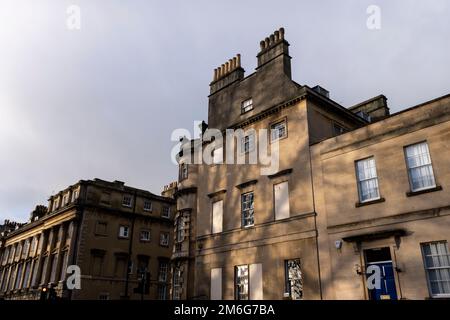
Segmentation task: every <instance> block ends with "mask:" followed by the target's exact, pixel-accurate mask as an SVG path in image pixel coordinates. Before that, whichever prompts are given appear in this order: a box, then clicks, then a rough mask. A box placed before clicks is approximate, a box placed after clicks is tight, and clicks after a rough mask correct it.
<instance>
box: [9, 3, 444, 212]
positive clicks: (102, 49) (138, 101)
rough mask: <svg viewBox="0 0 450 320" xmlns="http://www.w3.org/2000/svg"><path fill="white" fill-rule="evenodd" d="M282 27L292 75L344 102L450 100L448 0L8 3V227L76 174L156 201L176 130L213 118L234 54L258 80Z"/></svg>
mask: <svg viewBox="0 0 450 320" xmlns="http://www.w3.org/2000/svg"><path fill="white" fill-rule="evenodd" d="M72 5H75V6H76V8H78V9H79V18H80V19H79V20H78V19H77V17H78V15H77V13H75V15H74V11H72V8H73V7H72ZM371 5H375V6H377V8H379V13H380V14H379V18H380V19H378V20H376V23H377V24H376V26H377V27H379V28H375V29H374V28H368V25H367V21H368V19H369V21H372V22H373V21H374V20H372V18H373V13H374V12H373V11H369V13H367V9H368V7H369V6H371ZM68 9H69V11H67V10H68ZM77 12H78V11H77ZM74 17H75V19H76V20H73V19H74ZM74 21H76V22H75V24H74ZM78 22H79V24H77V23H78ZM74 26H76V27H74ZM78 26H79V28H78ZM372 26H373V24H372ZM279 27H284V28H285V30H286V39H287V40H288V41H289V43H290V44H291V46H290V55H291V56H292V58H293V59H292V75H293V79H294V80H295V81H296V82H298V83H300V84H306V85H309V86H315V85H317V84H319V85H321V86H322V87H324V88H326V89H328V90H329V91H330V97H331V98H332V99H334V100H335V101H337V102H338V103H340V104H342V105H344V106H346V107H348V106H352V105H354V104H356V103H358V102H361V101H363V100H366V99H368V98H371V97H373V96H376V95H378V94H385V95H386V96H387V98H388V104H389V107H390V108H391V112H396V111H399V110H402V109H405V108H407V107H411V106H414V105H417V104H419V103H422V102H425V101H428V100H431V99H434V98H437V97H439V96H443V95H445V94H448V93H449V92H450V86H449V84H450V72H449V71H450V60H449V57H450V41H449V39H450V2H449V1H447V0H431V1H418V0H408V1H406V0H404V1H392V0H387V1H375V0H369V1H365V0H358V1H356V0H353V1H350V0H342V1H332V0H330V1H300V0H293V1H265V0H258V1H253V0H251V1H234V0H228V1H212V0H195V1H194V0H190V1H186V0H184V1H175V0H171V1H149V0H142V1H140V0H139V1H138V0H127V1H121V0H108V1H105V0H85V1H82V0H71V1H65V0H53V1H45V0H12V1H9V0H0V221H2V220H3V219H13V220H17V221H26V220H27V219H28V217H29V214H30V212H31V211H32V210H33V208H34V207H35V206H36V205H37V204H46V202H47V199H48V197H49V196H50V195H52V194H53V193H55V192H58V191H59V190H62V189H64V188H65V187H67V186H69V185H71V184H74V183H76V182H77V181H79V180H81V179H93V178H101V179H105V180H111V181H113V180H121V181H124V182H125V183H126V184H127V185H130V186H133V187H138V188H142V189H146V190H150V191H152V192H154V193H156V194H159V193H160V192H161V190H162V188H163V186H164V185H165V184H168V183H169V182H171V181H174V180H176V176H177V168H176V166H175V165H174V164H173V163H172V161H171V149H172V148H173V147H174V145H175V144H176V142H173V141H171V133H172V132H173V130H174V129H177V128H186V129H188V130H190V131H191V132H193V130H194V121H199V120H206V119H207V106H208V98H207V96H208V93H209V83H210V82H211V80H212V75H213V69H214V68H216V67H217V66H219V65H221V64H222V63H224V62H225V61H227V60H228V59H229V58H232V57H233V56H234V55H235V54H236V53H240V54H241V55H242V65H243V67H244V69H245V70H246V74H250V73H252V72H253V70H254V68H255V66H256V54H257V53H258V51H259V42H260V40H262V39H264V38H265V37H266V36H268V35H269V34H271V33H273V31H275V30H277V29H278V28H279Z"/></svg>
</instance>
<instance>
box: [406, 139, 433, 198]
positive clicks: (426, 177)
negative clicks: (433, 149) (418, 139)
mask: <svg viewBox="0 0 450 320" xmlns="http://www.w3.org/2000/svg"><path fill="white" fill-rule="evenodd" d="M405 155H406V164H407V166H408V171H409V178H410V183H411V189H412V190H413V191H414V190H420V189H426V188H432V187H434V186H436V183H435V179H434V174H433V167H432V165H431V158H430V152H429V150H428V144H427V143H426V142H422V143H418V144H415V145H411V146H408V147H406V148H405Z"/></svg>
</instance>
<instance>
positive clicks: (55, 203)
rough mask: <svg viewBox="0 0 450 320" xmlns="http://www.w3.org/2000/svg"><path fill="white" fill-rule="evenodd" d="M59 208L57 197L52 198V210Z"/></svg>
mask: <svg viewBox="0 0 450 320" xmlns="http://www.w3.org/2000/svg"><path fill="white" fill-rule="evenodd" d="M58 208H59V197H58V198H55V200H53V211H55V210H56V209H58Z"/></svg>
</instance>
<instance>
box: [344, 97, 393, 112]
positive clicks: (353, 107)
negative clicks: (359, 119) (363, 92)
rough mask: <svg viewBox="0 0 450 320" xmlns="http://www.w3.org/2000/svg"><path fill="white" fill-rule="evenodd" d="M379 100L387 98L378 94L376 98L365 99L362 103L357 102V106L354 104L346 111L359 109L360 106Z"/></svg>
mask: <svg viewBox="0 0 450 320" xmlns="http://www.w3.org/2000/svg"><path fill="white" fill-rule="evenodd" d="M380 98H384V99H386V100H387V99H388V98H386V96H385V95H384V94H379V95H377V96H376V97H373V98H370V99H367V100H365V101H363V102H359V103H358V104H355V105H354V106H351V107H348V110H353V109H356V108H358V107H360V106H362V105H365V104H368V103H369V102H372V101H375V100H378V99H380Z"/></svg>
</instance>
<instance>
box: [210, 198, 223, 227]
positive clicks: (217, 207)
mask: <svg viewBox="0 0 450 320" xmlns="http://www.w3.org/2000/svg"><path fill="white" fill-rule="evenodd" d="M222 230H223V200H220V201H216V202H214V203H213V207H212V233H219V232H222Z"/></svg>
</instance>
